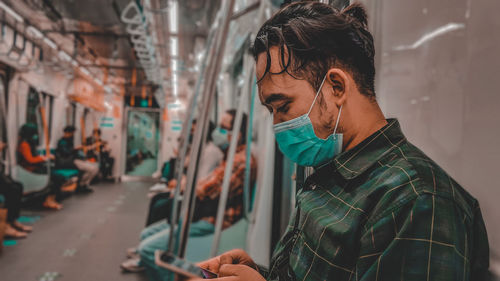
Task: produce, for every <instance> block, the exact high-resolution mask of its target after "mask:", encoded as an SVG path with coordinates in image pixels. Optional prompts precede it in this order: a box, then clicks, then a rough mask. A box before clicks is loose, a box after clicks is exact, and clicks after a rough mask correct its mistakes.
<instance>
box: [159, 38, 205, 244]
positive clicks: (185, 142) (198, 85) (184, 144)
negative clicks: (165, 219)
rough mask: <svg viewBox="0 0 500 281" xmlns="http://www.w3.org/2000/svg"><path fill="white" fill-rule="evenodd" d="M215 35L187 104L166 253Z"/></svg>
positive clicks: (171, 236)
mask: <svg viewBox="0 0 500 281" xmlns="http://www.w3.org/2000/svg"><path fill="white" fill-rule="evenodd" d="M214 34H215V30H211V32H210V34H209V36H208V40H207V49H205V58H204V60H203V63H202V66H201V72H200V75H199V76H198V79H197V81H196V86H195V91H194V95H193V97H192V99H191V101H190V104H189V113H190V114H189V118H188V119H187V120H186V122H185V124H184V127H183V132H182V136H183V137H182V139H181V140H182V141H181V150H180V151H179V156H180V159H179V161H177V163H176V165H175V166H176V167H175V173H174V175H175V178H176V179H177V185H176V187H175V191H174V202H173V204H172V212H171V217H170V231H169V232H170V233H169V234H170V235H169V237H168V242H167V251H168V252H170V253H172V252H173V251H174V249H173V241H174V229H175V227H176V225H177V220H178V206H179V200H178V197H179V194H180V188H181V181H182V175H183V173H182V171H183V170H184V162H185V160H186V154H187V149H188V145H189V143H188V139H189V134H190V131H191V130H190V128H191V126H192V125H193V119H194V114H195V109H196V105H197V103H198V98H199V96H200V92H201V91H200V88H201V85H202V84H203V80H204V77H205V76H206V75H207V73H208V71H207V68H206V65H207V61H208V60H209V58H210V57H209V51H210V50H212V49H215V48H214V47H213V46H212V41H213V37H214Z"/></svg>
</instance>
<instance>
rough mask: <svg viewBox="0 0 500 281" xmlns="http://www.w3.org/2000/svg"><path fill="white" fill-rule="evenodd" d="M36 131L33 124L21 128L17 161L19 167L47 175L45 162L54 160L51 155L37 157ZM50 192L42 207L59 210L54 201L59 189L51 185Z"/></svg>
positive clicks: (59, 206) (59, 205) (59, 207)
mask: <svg viewBox="0 0 500 281" xmlns="http://www.w3.org/2000/svg"><path fill="white" fill-rule="evenodd" d="M38 140H39V138H38V130H37V128H36V125H35V124H32V123H27V124H24V125H23V126H22V127H21V130H20V132H19V142H18V143H19V144H18V146H17V161H18V164H19V166H21V167H22V168H23V169H25V170H28V171H30V172H32V173H41V174H46V173H47V164H46V162H47V161H49V160H51V159H54V156H53V155H50V156H49V157H46V156H42V155H38V152H37V151H36V146H37V145H38ZM49 188H50V192H49V194H48V195H47V197H46V198H45V201H44V202H43V206H44V207H46V208H49V209H55V210H60V209H61V208H62V205H61V204H59V203H58V202H57V200H56V197H57V196H58V194H59V192H60V187H59V186H56V185H53V184H51V185H50V186H49Z"/></svg>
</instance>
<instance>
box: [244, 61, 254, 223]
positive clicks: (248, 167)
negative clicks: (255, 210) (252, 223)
mask: <svg viewBox="0 0 500 281" xmlns="http://www.w3.org/2000/svg"><path fill="white" fill-rule="evenodd" d="M252 74H253V71H251V72H250V77H249V79H251V81H252V83H251V84H250V87H251V91H250V95H248V96H249V97H250V100H249V104H250V111H249V114H248V128H247V140H246V144H247V147H246V149H247V151H246V165H245V181H244V185H243V198H244V200H243V202H244V211H245V218H248V213H249V212H250V201H251V200H250V197H251V195H252V193H251V192H250V191H251V187H250V179H251V176H252V171H251V170H252V167H251V160H252V159H251V158H252V134H253V118H254V110H255V96H256V93H257V84H256V82H257V78H256V77H254V76H253V75H252Z"/></svg>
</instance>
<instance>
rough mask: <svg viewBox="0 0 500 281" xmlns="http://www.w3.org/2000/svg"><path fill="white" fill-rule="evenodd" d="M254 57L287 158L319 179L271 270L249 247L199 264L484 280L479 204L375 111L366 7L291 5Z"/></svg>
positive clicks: (286, 274) (241, 275)
mask: <svg viewBox="0 0 500 281" xmlns="http://www.w3.org/2000/svg"><path fill="white" fill-rule="evenodd" d="M253 53H254V56H255V59H256V72H257V78H258V86H259V96H260V99H261V102H262V104H263V105H264V106H266V107H267V108H268V109H269V111H270V112H271V114H272V115H273V120H274V132H275V136H276V140H277V142H278V145H279V147H280V149H281V151H282V152H283V153H284V154H285V155H286V156H288V157H289V158H290V159H291V160H293V161H294V162H296V163H297V164H299V165H302V166H310V167H314V168H315V170H314V173H313V174H312V175H311V176H309V177H308V178H307V179H306V181H305V183H304V185H303V186H302V187H301V188H300V189H299V190H298V192H297V195H296V197H297V198H296V199H297V200H296V202H297V205H296V209H295V211H294V213H293V215H292V219H291V221H290V224H289V227H288V228H287V230H286V231H285V233H284V235H283V236H282V238H281V241H280V242H279V243H278V244H277V246H276V247H275V249H274V254H273V255H272V260H271V263H270V268H269V270H266V269H262V268H259V269H257V265H256V264H255V262H253V260H252V259H251V257H250V256H249V255H248V254H247V253H245V252H244V251H243V250H233V251H231V252H228V253H226V254H223V255H222V256H219V257H216V258H213V259H211V260H208V261H206V262H203V263H201V264H200V266H201V267H204V268H207V269H208V270H210V271H213V272H216V273H218V274H219V277H220V279H216V280H235V281H236V280H255V281H258V280H265V279H267V280H339V281H340V280H345V281H347V280H373V281H375V280H383V281H396V280H406V281H412V280H415V281H416V280H419V281H420V280H449V281H452V280H453V281H455V280H487V276H488V265H489V253H488V237H487V235H486V229H485V225H484V222H483V219H482V215H481V210H480V208H479V204H478V202H477V200H476V199H474V198H473V197H472V196H471V195H470V194H469V193H468V192H466V191H465V190H464V189H463V188H462V187H461V186H460V185H459V184H458V183H457V182H456V181H455V180H453V179H452V178H451V177H450V176H449V175H448V174H447V173H446V172H445V171H444V170H443V169H441V168H440V167H439V166H438V165H437V164H436V163H435V162H434V161H432V160H431V159H430V158H429V157H427V156H426V155H425V154H424V153H423V152H422V151H420V150H419V149H418V148H416V147H415V146H413V145H412V144H411V143H410V142H409V141H408V140H407V139H406V137H405V136H404V134H403V132H402V131H401V128H400V125H399V123H398V121H397V120H396V119H385V117H384V115H383V113H382V111H381V110H380V108H379V106H378V104H377V101H376V99H375V90H374V78H375V67H374V54H375V53H374V43H373V38H372V35H371V34H370V32H369V31H368V28H367V18H366V12H365V10H364V8H363V7H362V6H361V5H359V4H352V5H350V6H348V7H347V8H346V9H344V10H342V11H339V10H337V9H335V8H333V7H331V6H329V5H327V4H323V3H320V2H316V1H304V2H296V3H292V4H289V5H287V6H285V7H284V8H283V9H282V10H280V11H279V12H277V13H276V14H275V15H274V16H273V17H271V18H270V19H269V20H268V21H266V22H265V23H264V25H263V26H262V27H261V29H260V31H259V32H258V34H257V37H256V39H255V43H254V46H253ZM386 94H387V93H386ZM393 94H395V95H397V93H393Z"/></svg>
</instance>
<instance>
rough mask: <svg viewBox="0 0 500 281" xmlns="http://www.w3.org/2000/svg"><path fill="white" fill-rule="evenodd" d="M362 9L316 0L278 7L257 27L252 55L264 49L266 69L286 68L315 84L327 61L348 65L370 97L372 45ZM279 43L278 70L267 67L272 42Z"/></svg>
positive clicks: (337, 64) (269, 65) (359, 6)
mask: <svg viewBox="0 0 500 281" xmlns="http://www.w3.org/2000/svg"><path fill="white" fill-rule="evenodd" d="M367 25H368V21H367V15H366V11H365V9H364V8H363V6H361V4H358V3H355V4H352V5H349V6H348V7H346V8H345V9H343V10H338V9H336V8H333V7H331V6H329V5H327V4H323V3H320V2H316V1H301V2H295V3H292V4H289V5H287V6H285V7H284V8H282V9H281V10H279V11H278V12H277V13H276V14H275V15H274V16H272V17H271V18H270V19H269V20H267V21H266V22H265V23H264V25H263V26H262V27H261V28H260V30H259V32H258V34H257V37H256V39H255V42H254V44H253V48H252V49H253V50H252V52H253V55H254V58H255V60H257V58H258V56H259V55H260V54H261V53H264V52H265V53H266V56H267V62H266V70H265V72H264V74H263V75H262V77H259V81H260V80H262V79H263V78H264V77H265V76H266V75H267V74H268V73H269V74H281V73H284V72H286V73H288V74H289V75H291V76H292V77H294V78H296V79H305V80H306V81H308V82H309V83H310V84H311V85H312V86H313V87H314V89H318V88H319V86H320V84H321V81H322V79H323V77H324V76H325V74H326V72H327V71H328V69H330V68H331V67H340V68H343V69H344V70H346V71H348V72H349V73H350V74H351V75H352V77H353V79H354V81H355V82H356V84H357V87H358V90H359V91H360V92H361V93H362V94H364V95H366V96H368V97H372V98H374V97H375V87H374V81H375V66H374V56H375V48H374V46H373V37H372V35H371V34H370V32H369V31H368V28H367ZM275 46H276V47H278V48H279V55H280V64H281V65H282V67H283V70H282V71H281V72H279V73H272V72H271V71H270V68H271V55H270V53H269V49H270V48H271V47H275Z"/></svg>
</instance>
